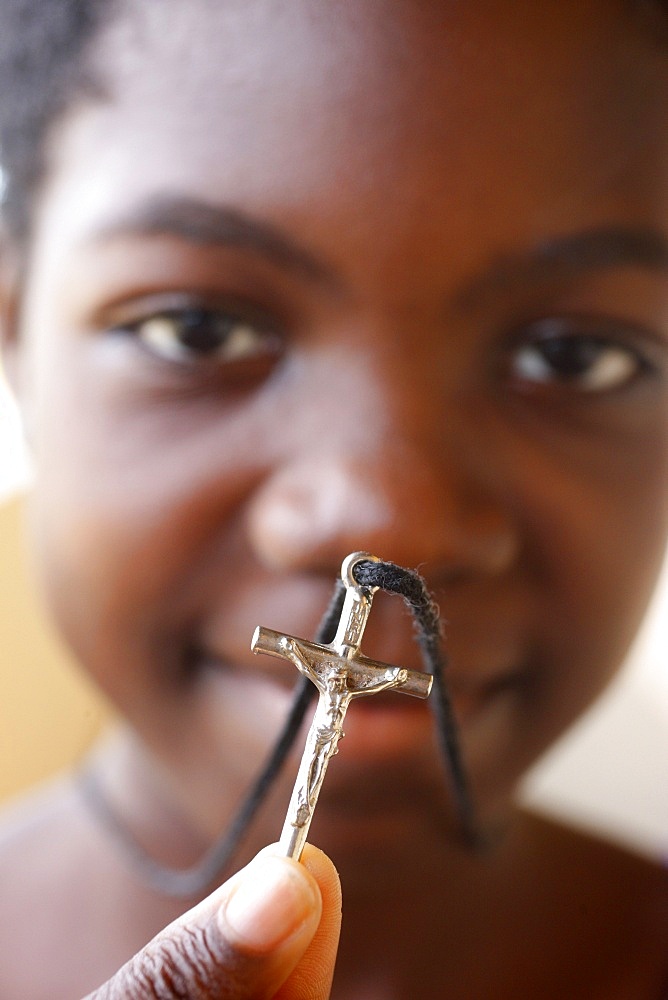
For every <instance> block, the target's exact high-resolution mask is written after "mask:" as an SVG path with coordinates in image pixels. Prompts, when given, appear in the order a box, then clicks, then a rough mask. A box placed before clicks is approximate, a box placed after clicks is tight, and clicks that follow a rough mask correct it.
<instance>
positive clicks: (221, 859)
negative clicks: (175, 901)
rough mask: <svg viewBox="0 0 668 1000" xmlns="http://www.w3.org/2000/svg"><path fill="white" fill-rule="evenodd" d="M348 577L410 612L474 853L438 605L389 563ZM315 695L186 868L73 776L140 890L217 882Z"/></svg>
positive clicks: (293, 711)
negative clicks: (166, 860) (149, 847)
mask: <svg viewBox="0 0 668 1000" xmlns="http://www.w3.org/2000/svg"><path fill="white" fill-rule="evenodd" d="M353 573H354V578H355V580H356V581H357V583H358V584H360V585H361V586H365V587H374V588H375V587H377V588H378V589H380V590H384V591H386V592H387V593H389V594H398V595H400V596H401V597H403V599H404V601H405V603H406V604H407V606H408V607H409V609H410V611H411V614H412V616H413V622H414V628H415V637H416V641H417V643H418V645H419V647H420V650H421V653H422V659H423V662H424V666H425V669H426V671H427V672H428V673H430V674H431V675H432V676H433V692H432V697H431V699H430V704H431V706H432V711H433V715H434V720H435V724H436V728H437V732H438V736H439V747H440V751H441V756H442V758H443V761H444V764H445V768H446V773H447V774H448V775H449V778H450V784H451V791H452V796H453V800H454V803H455V807H456V810H457V815H458V818H459V825H460V829H461V835H462V838H463V840H464V842H465V844H466V845H467V846H469V847H476V846H477V845H478V844H479V836H478V832H477V827H476V822H475V814H474V808H473V802H472V798H471V793H470V789H469V784H468V780H467V776H466V771H465V768H464V764H463V760H462V755H461V751H460V747H459V739H458V734H457V727H456V724H455V720H454V715H453V711H452V704H451V701H450V696H449V694H448V690H447V687H446V683H445V676H444V675H445V667H446V661H445V656H444V653H443V647H442V642H441V627H440V617H439V611H438V607H437V605H436V604H435V602H434V600H433V598H432V597H431V595H430V593H429V591H428V590H427V587H426V584H425V582H424V580H423V579H422V577H421V576H420V575H419V574H418V573H416V572H414V571H413V570H408V569H404V568H403V567H401V566H397V565H396V564H395V563H389V562H380V561H377V562H376V561H371V560H364V561H360V562H357V563H356V564H355V565H354V568H353ZM343 600H344V586H343V584H342V583H341V581H337V585H336V587H335V589H334V593H333V595H332V599H331V601H330V604H329V607H328V608H327V611H326V612H325V615H324V617H323V619H322V621H321V623H320V626H319V628H318V630H317V634H316V642H318V643H328V642H330V641H331V640H332V639H333V637H334V634H335V632H336V628H337V625H338V622H339V618H340V615H341V609H342V606H343ZM314 694H315V688H314V687H313V685H312V684H311V682H310V681H309V680H308V678H306V677H300V679H299V681H298V682H297V684H296V686H295V689H294V693H293V698H292V704H291V707H290V710H289V712H288V715H287V718H286V720H285V723H284V725H283V728H282V730H281V732H280V734H279V736H278V739H277V740H276V743H275V745H274V747H273V748H272V750H271V753H270V754H269V756H268V758H267V760H266V762H265V764H264V766H263V768H262V769H261V771H260V772H259V774H258V776H257V778H256V779H255V782H254V784H253V785H252V787H251V789H250V791H249V792H248V794H247V796H246V798H245V799H244V801H243V803H242V805H241V807H240V808H239V811H238V812H237V815H236V816H235V818H234V819H233V821H232V823H231V824H230V826H229V828H228V829H227V830H226V832H225V834H224V835H223V836H222V837H221V838H220V840H218V841H217V843H215V844H214V845H213V847H212V848H211V849H210V850H209V851H207V853H206V854H205V855H204V857H203V858H202V859H201V860H200V861H199V862H198V863H197V864H195V865H193V866H191V867H189V868H171V867H169V866H167V865H163V864H161V863H160V862H158V861H156V860H155V859H154V858H152V857H151V855H150V854H149V853H148V852H147V851H145V850H144V848H143V847H142V846H141V845H140V844H139V843H138V842H137V840H136V839H135V838H134V836H133V834H132V833H131V831H130V830H129V828H128V827H127V825H126V824H125V823H124V821H123V819H122V818H121V816H120V815H119V814H118V812H117V811H116V809H115V808H114V806H113V805H112V803H111V802H110V801H109V799H108V798H107V796H106V794H105V792H104V789H103V788H102V785H101V784H100V781H99V779H98V777H97V774H96V772H95V770H94V769H93V767H92V766H88V767H85V768H83V769H81V770H80V771H79V772H78V775H77V782H78V787H79V789H80V791H81V794H82V796H83V798H84V800H85V802H86V804H87V805H88V807H89V808H90V809H91V811H92V813H93V814H94V815H95V816H96V817H97V819H98V820H99V822H100V823H101V824H102V825H103V827H104V828H105V829H106V830H107V832H108V833H110V834H111V835H112V836H113V838H114V840H115V841H116V843H117V844H118V846H119V848H120V849H121V850H122V851H123V854H124V855H125V857H126V858H127V860H128V862H129V863H130V865H131V866H132V868H133V869H134V871H135V872H136V874H137V876H138V877H139V878H140V879H141V880H142V881H143V882H144V883H145V884H146V885H148V886H149V887H150V888H152V889H153V890H155V891H157V892H159V893H161V894H163V895H166V896H172V897H175V898H183V899H191V898H196V897H200V896H202V895H203V894H204V893H205V892H206V891H207V890H208V889H209V888H211V887H212V886H213V885H215V884H217V883H218V882H220V881H221V879H222V877H223V876H224V873H225V869H226V868H227V866H228V864H229V862H230V860H231V858H232V856H233V855H234V853H235V852H236V850H237V848H238V846H239V844H240V842H241V840H242V838H243V836H244V834H245V833H246V830H247V829H248V827H249V826H250V824H251V822H252V821H253V819H254V817H255V814H256V813H257V811H258V809H259V808H260V806H261V805H262V803H263V801H264V799H265V797H266V795H267V793H268V792H269V789H270V788H271V786H272V784H273V782H274V780H275V778H276V777H277V775H278V774H279V772H280V770H281V768H282V766H283V764H284V762H285V759H286V757H287V755H288V753H289V752H290V750H291V748H292V746H293V744H294V741H295V738H296V736H297V733H298V732H299V729H300V727H301V724H302V721H303V719H304V715H305V713H306V710H307V708H308V706H309V704H310V703H311V701H312V700H313V697H314Z"/></svg>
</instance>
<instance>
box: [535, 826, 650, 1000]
mask: <svg viewBox="0 0 668 1000" xmlns="http://www.w3.org/2000/svg"><path fill="white" fill-rule="evenodd" d="M525 824H526V825H525V836H524V837H523V840H524V843H525V845H529V847H528V850H527V852H526V858H525V860H526V871H527V876H528V879H529V880H531V882H532V885H531V886H525V887H524V889H523V891H524V893H528V894H535V895H536V897H538V895H540V896H541V897H542V902H541V901H540V900H539V899H538V898H534V899H532V900H531V904H532V905H531V906H530V907H529V912H534V913H535V912H539V911H542V912H544V913H545V912H548V909H546V903H545V901H546V900H549V901H550V902H549V923H550V925H551V927H552V934H553V936H556V937H561V939H562V940H563V941H566V942H567V944H568V947H567V951H569V952H570V953H571V954H572V955H574V956H575V955H577V954H578V952H579V951H580V952H581V953H582V955H581V957H582V960H583V961H584V959H585V958H586V957H587V956H588V957H589V961H590V962H591V961H592V958H593V956H596V961H595V962H594V963H592V966H591V968H592V972H593V973H594V974H596V966H598V968H599V970H600V972H601V973H602V974H604V975H606V976H608V975H609V976H611V979H612V981H611V983H610V986H609V989H610V991H611V992H609V993H605V994H604V995H605V996H610V997H611V998H612V997H616V996H617V995H619V996H620V997H629V998H631V997H636V996H637V997H643V998H645V997H647V998H648V1000H661V998H663V997H665V996H666V993H664V990H668V868H667V867H666V866H665V865H662V864H660V863H659V862H658V861H654V860H652V859H648V858H644V857H641V856H640V855H638V854H634V853H632V852H631V851H629V850H626V849H625V848H623V847H621V846H618V845H616V844H613V843H610V842H606V841H604V840H601V839H599V838H597V837H596V836H592V835H588V834H586V833H584V832H581V831H578V830H574V829H571V828H569V827H567V826H564V825H561V824H559V823H557V822H554V821H552V820H549V819H546V818H542V817H538V816H535V815H527V816H526V817H525ZM532 873H533V875H532ZM613 984H614V988H613ZM620 990H621V992H618V991H620ZM591 995H592V996H594V995H595V994H594V993H593V992H592V993H591Z"/></svg>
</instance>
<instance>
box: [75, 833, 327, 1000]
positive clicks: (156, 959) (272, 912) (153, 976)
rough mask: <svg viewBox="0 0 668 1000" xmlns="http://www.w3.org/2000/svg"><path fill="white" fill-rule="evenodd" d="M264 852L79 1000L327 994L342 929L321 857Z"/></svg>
mask: <svg viewBox="0 0 668 1000" xmlns="http://www.w3.org/2000/svg"><path fill="white" fill-rule="evenodd" d="M273 850H275V848H271V847H269V848H266V849H265V850H264V851H261V852H260V854H258V856H257V857H256V858H255V859H254V860H253V861H252V862H251V863H250V864H249V865H248V866H247V867H246V868H244V869H243V870H242V871H240V872H238V873H237V874H236V875H234V876H233V877H232V878H231V879H230V880H229V881H228V882H226V883H225V884H224V885H222V886H221V887H220V888H219V889H217V890H216V891H215V892H214V893H212V895H211V896H209V897H208V899H205V900H204V902H202V903H200V904H198V905H197V906H195V907H194V908H193V909H192V910H189V911H188V913H186V914H184V915H183V916H182V917H179V919H178V920H175V921H174V923H172V924H170V925H169V926H168V927H166V928H165V930H164V931H161V932H160V934H158V936H157V937H155V938H154V939H153V940H152V941H151V942H150V943H149V944H147V945H146V947H145V948H144V949H142V951H140V952H139V954H138V955H135V957H134V958H133V959H131V960H130V961H129V962H128V963H127V965H124V966H123V968H122V969H121V970H120V971H119V972H117V973H116V975H115V976H114V977H113V978H112V979H110V980H109V981H108V982H107V983H106V984H105V985H104V986H101V987H100V989H99V990H96V991H95V992H94V993H91V994H90V995H89V997H88V998H87V1000H157V998H160V1000H171V998H177V997H178V998H184V997H188V998H190V1000H214V998H216V1000H244V998H247V1000H269V998H270V997H273V998H276V1000H327V997H329V991H330V986H331V981H332V975H333V972H334V962H335V959H336V949H337V946H338V940H339V929H340V925H341V891H340V886H339V879H338V875H337V874H336V870H335V868H334V866H333V865H332V863H331V861H330V860H329V858H327V856H326V855H324V854H323V853H322V852H321V851H318V850H317V849H316V848H314V847H312V846H311V845H310V844H307V845H306V847H305V849H304V854H303V856H302V862H301V863H298V862H296V861H293V860H292V859H290V858H284V857H277V856H276V855H275V854H272V851H273Z"/></svg>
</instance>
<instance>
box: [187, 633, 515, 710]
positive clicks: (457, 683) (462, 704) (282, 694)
mask: <svg viewBox="0 0 668 1000" xmlns="http://www.w3.org/2000/svg"><path fill="white" fill-rule="evenodd" d="M197 659H198V660H199V662H200V664H201V665H202V666H203V667H204V668H205V669H206V670H207V671H212V672H214V673H219V674H222V675H228V676H233V677H234V678H235V679H236V680H238V681H241V682H243V679H244V677H246V678H250V677H252V678H253V679H254V680H255V681H257V680H260V681H261V682H262V683H263V684H264V685H266V686H268V687H269V688H270V689H272V690H273V692H274V693H275V695H276V696H277V697H279V698H280V699H281V700H285V702H286V706H287V703H288V701H289V697H290V695H291V694H292V692H293V691H294V689H295V687H296V685H297V683H298V679H299V677H300V674H299V673H298V671H297V669H296V668H295V667H293V666H292V665H291V664H289V663H287V662H285V661H281V660H279V659H276V658H274V657H269V656H263V655H258V656H252V655H250V656H249V655H248V654H246V655H244V656H236V657H232V656H227V655H225V654H220V653H217V652H212V651H210V650H204V651H202V652H201V653H200V654H199V655H198V657H197ZM397 663H399V660H398V659H397ZM412 669H418V670H424V668H423V667H422V666H421V665H420V664H416V665H414V666H412ZM444 679H445V692H446V697H448V698H449V700H450V702H451V705H452V709H453V713H454V716H455V719H456V722H457V724H458V725H460V726H468V725H469V724H471V723H472V722H473V721H474V720H475V719H476V718H477V717H478V716H479V715H481V714H483V713H484V712H485V710H486V709H487V708H488V707H489V706H490V705H491V704H493V703H495V702H496V701H498V700H499V699H500V698H502V697H504V696H508V695H512V694H513V693H515V692H517V691H518V689H519V688H521V687H522V686H523V685H524V684H525V683H526V677H525V672H524V671H522V670H521V669H518V668H517V667H516V666H511V667H506V666H496V667H491V668H489V669H486V670H482V669H481V670H472V671H467V670H464V669H457V670H452V672H451V671H450V670H446V673H445V678H444ZM315 695H316V691H315V688H314V700H315ZM430 697H431V698H433V697H434V694H433V692H432V695H431V696H430ZM429 710H430V699H429V698H428V699H427V700H426V701H423V700H421V699H418V698H414V697H410V696H406V695H405V694H402V693H401V692H400V691H396V690H390V691H382V692H379V693H377V694H374V695H370V696H368V697H360V698H356V699H355V700H354V703H353V706H352V712H353V715H352V716H348V717H347V720H346V722H347V724H346V729H348V726H349V721H348V720H349V719H350V718H351V717H352V718H354V717H355V716H357V715H359V717H360V718H361V719H362V718H363V719H366V720H367V724H368V721H369V720H370V719H371V718H375V719H376V720H377V722H380V721H381V716H382V717H384V718H386V719H387V723H388V724H389V725H396V724H397V722H398V720H399V718H405V719H406V720H408V719H410V718H412V719H419V720H422V724H423V721H424V717H425V714H427V713H428V712H429Z"/></svg>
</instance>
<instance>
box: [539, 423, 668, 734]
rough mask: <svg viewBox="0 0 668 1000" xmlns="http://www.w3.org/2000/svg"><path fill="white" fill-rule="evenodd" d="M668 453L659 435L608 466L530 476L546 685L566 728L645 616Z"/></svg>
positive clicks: (662, 519)
mask: <svg viewBox="0 0 668 1000" xmlns="http://www.w3.org/2000/svg"><path fill="white" fill-rule="evenodd" d="M667 447H668V445H667V442H665V441H660V440H659V439H658V438H655V440H654V442H653V446H652V447H651V448H647V447H642V446H641V447H640V448H638V449H636V450H635V453H633V454H624V451H623V448H622V447H621V446H620V448H619V449H617V450H615V449H614V448H613V447H611V446H610V445H608V446H607V450H608V455H609V458H608V460H607V461H602V460H601V456H599V459H598V461H597V460H595V459H593V460H592V461H591V462H590V463H588V467H587V468H586V470H583V469H582V468H580V467H578V466H576V468H575V471H574V472H573V471H572V472H571V475H570V476H569V477H568V478H565V477H564V476H563V475H562V476H561V478H560V480H559V481H557V480H556V477H555V476H554V474H552V475H550V473H549V471H548V470H544V472H541V471H540V470H536V472H537V473H538V474H536V475H534V476H533V477H532V481H531V487H530V489H531V490H532V491H533V502H532V509H533V510H534V511H537V512H538V513H537V515H536V521H535V524H534V526H533V529H532V528H531V527H529V529H528V536H529V544H530V545H532V546H533V552H532V553H531V554H530V558H531V557H532V556H533V559H534V561H535V567H536V569H535V572H536V579H537V580H538V590H539V593H540V594H542V595H543V596H542V600H543V606H542V607H541V609H540V611H539V617H540V619H541V622H542V629H543V632H544V635H543V638H542V640H541V645H542V648H543V649H544V650H545V651H546V652H545V655H546V656H547V660H548V663H549V667H548V668H547V669H546V670H545V671H544V673H543V675H542V676H540V677H539V678H538V688H539V689H540V688H541V687H542V690H543V692H544V697H545V703H546V705H547V704H548V703H549V704H550V705H552V706H553V707H552V708H551V709H550V712H551V713H552V714H553V715H554V717H555V719H559V721H560V722H561V723H562V724H568V723H570V722H571V721H572V720H573V718H574V717H575V716H576V715H577V714H578V713H579V712H581V711H582V710H583V709H584V708H585V707H587V705H588V704H589V703H590V702H591V700H592V699H593V698H595V697H596V695H597V694H598V693H599V692H600V691H601V689H602V688H603V687H604V686H605V685H606V684H607V682H608V681H609V680H610V679H611V677H612V676H613V675H614V673H615V672H616V670H617V668H618V667H619V665H620V664H621V662H622V661H623V659H624V657H625V656H626V654H627V652H628V648H629V646H630V644H631V642H632V641H633V639H634V637H635V634H636V632H637V630H638V627H639V625H640V623H641V621H642V618H643V615H644V613H645V611H646V608H647V605H648V602H649V599H650V597H651V594H652V590H653V587H654V585H655V583H656V579H657V576H658V573H659V570H660V567H661V562H662V557H663V550H664V546H665V539H666V533H667V530H668V516H667V515H668V502H667V500H668V472H667V462H666V458H665V455H666V450H667ZM613 452H614V454H613ZM584 472H586V475H585V474H583V473H584ZM538 491H540V492H538Z"/></svg>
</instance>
